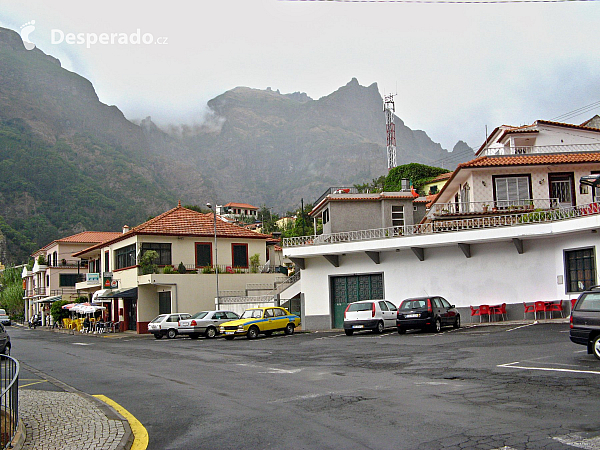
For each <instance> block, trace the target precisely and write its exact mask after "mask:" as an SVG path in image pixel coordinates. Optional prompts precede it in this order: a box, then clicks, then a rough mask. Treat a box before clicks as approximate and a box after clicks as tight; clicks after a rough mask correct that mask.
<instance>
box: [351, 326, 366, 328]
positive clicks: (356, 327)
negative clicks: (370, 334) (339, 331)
mask: <svg viewBox="0 0 600 450" xmlns="http://www.w3.org/2000/svg"><path fill="white" fill-rule="evenodd" d="M352 328H364V325H352Z"/></svg>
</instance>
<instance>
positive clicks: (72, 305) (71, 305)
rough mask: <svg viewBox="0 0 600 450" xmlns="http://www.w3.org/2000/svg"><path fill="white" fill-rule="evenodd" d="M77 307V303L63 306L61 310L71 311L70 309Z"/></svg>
mask: <svg viewBox="0 0 600 450" xmlns="http://www.w3.org/2000/svg"><path fill="white" fill-rule="evenodd" d="M77 305H79V303H68V304H66V305H63V307H62V309H68V310H71V309H72V308H74V307H75V306H77Z"/></svg>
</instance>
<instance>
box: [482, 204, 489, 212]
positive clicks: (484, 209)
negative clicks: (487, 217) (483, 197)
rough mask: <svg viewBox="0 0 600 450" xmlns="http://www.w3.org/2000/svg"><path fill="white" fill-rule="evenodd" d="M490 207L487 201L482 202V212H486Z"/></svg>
mask: <svg viewBox="0 0 600 450" xmlns="http://www.w3.org/2000/svg"><path fill="white" fill-rule="evenodd" d="M489 207H490V205H488V204H487V203H484V204H483V212H484V213H486V212H488V208H489Z"/></svg>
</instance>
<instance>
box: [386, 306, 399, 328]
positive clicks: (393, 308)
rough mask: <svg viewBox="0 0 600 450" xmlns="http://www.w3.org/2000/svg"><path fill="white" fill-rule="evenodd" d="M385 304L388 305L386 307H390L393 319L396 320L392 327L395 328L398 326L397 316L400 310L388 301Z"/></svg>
mask: <svg viewBox="0 0 600 450" xmlns="http://www.w3.org/2000/svg"><path fill="white" fill-rule="evenodd" d="M385 303H386V305H388V308H389V309H390V311H391V312H392V317H393V319H394V322H393V324H392V326H395V325H396V316H397V315H398V308H397V307H396V305H394V304H393V303H392V302H388V301H387V300H386V301H385Z"/></svg>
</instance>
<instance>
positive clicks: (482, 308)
mask: <svg viewBox="0 0 600 450" xmlns="http://www.w3.org/2000/svg"><path fill="white" fill-rule="evenodd" d="M484 314H485V315H487V316H488V322H489V321H490V317H491V314H492V312H491V309H490V306H489V305H479V321H480V322H481V316H483V315H484Z"/></svg>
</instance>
